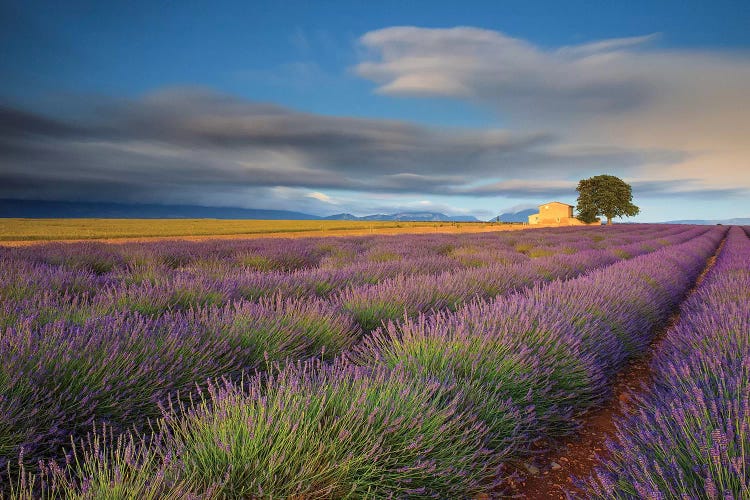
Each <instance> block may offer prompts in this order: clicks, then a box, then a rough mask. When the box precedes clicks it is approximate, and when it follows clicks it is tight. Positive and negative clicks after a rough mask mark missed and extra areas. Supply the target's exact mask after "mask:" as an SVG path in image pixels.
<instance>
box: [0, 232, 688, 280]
mask: <svg viewBox="0 0 750 500" xmlns="http://www.w3.org/2000/svg"><path fill="white" fill-rule="evenodd" d="M597 229H598V228H597ZM659 229H661V230H662V231H667V232H669V231H673V230H675V228H674V227H669V226H662V227H661V228H659V226H646V227H638V226H634V227H618V228H616V229H615V230H612V229H610V228H608V230H607V231H606V232H604V231H601V230H598V231H597V230H594V229H593V228H584V229H583V230H582V229H580V228H578V229H577V231H571V228H558V229H555V228H552V229H543V230H538V231H533V232H531V231H523V232H516V231H507V232H497V233H475V234H465V235H451V234H436V235H429V234H417V235H415V234H412V235H399V236H372V237H341V238H304V239H292V240H290V239H278V238H276V239H249V240H214V241H208V242H198V243H196V242H186V241H178V240H174V241H160V242H156V243H126V244H116V245H112V244H101V243H92V242H88V243H75V244H55V243H50V244H44V245H34V246H31V247H25V248H5V247H0V259H13V260H17V261H23V262H33V263H37V264H46V265H50V266H56V267H57V266H59V267H62V268H67V269H86V270H89V271H91V272H93V273H95V274H99V275H102V274H106V273H109V272H111V271H117V270H120V271H121V270H124V269H127V268H128V267H130V266H148V267H166V268H169V269H182V268H189V267H191V266H201V265H207V264H209V265H210V264H211V263H221V264H222V265H226V266H228V267H233V268H249V269H257V270H260V271H264V270H277V271H293V270H297V269H305V268H314V267H321V268H336V267H342V266H347V265H351V264H367V263H377V262H385V261H392V260H401V259H407V260H408V259H412V258H421V257H424V256H426V255H430V256H448V257H455V258H456V259H457V260H459V261H461V260H466V259H468V260H469V263H471V258H472V257H473V256H474V254H480V255H479V258H480V259H481V258H482V255H481V254H482V253H483V252H484V251H486V250H487V249H488V248H490V247H492V248H499V249H502V250H504V251H513V252H520V253H523V254H528V255H531V256H539V254H544V253H549V252H558V251H575V250H576V249H577V247H578V246H579V245H581V244H583V245H584V247H586V248H588V247H589V243H592V242H593V243H594V244H596V243H598V242H600V241H601V242H603V243H604V244H607V242H609V241H611V242H612V244H623V243H626V242H627V241H628V240H629V239H631V237H632V238H636V239H638V237H639V235H640V234H642V233H648V234H654V231H656V230H659ZM582 234H587V235H588V236H589V238H582ZM631 235H632V236H631Z"/></svg>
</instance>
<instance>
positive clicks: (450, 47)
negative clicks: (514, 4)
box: [355, 27, 653, 117]
mask: <svg viewBox="0 0 750 500" xmlns="http://www.w3.org/2000/svg"><path fill="white" fill-rule="evenodd" d="M652 39H653V36H644V37H634V38H626V39H615V40H605V41H600V42H595V43H589V44H584V45H579V46H571V47H562V48H560V49H558V50H543V49H541V48H539V47H537V46H535V45H533V44H531V43H528V42H526V41H524V40H521V39H518V38H513V37H510V36H507V35H505V34H503V33H501V32H498V31H490V30H484V29H478V28H470V27H458V28H451V29H424V28H415V27H394V28H386V29H382V30H378V31H373V32H370V33H367V34H365V35H364V36H363V37H362V38H361V43H362V44H363V45H364V46H365V47H366V48H367V49H369V50H370V51H371V53H372V54H373V55H374V57H373V58H372V59H370V60H367V61H364V62H361V63H360V64H358V65H357V67H356V68H355V71H356V73H357V74H359V75H360V76H362V77H364V78H367V79H370V80H373V81H375V82H376V83H378V85H379V86H378V92H380V93H383V94H389V95H403V96H420V95H421V96H443V97H456V98H468V99H474V100H477V101H482V102H488V103H490V104H492V105H493V106H496V107H497V108H498V109H499V110H501V111H503V112H506V113H512V114H514V115H516V116H517V117H522V116H524V115H526V114H528V113H531V114H536V113H537V112H539V113H543V114H547V113H555V114H559V113H568V112H578V113H587V112H611V111H616V110H620V109H630V108H632V107H633V106H638V105H641V104H643V103H645V102H646V101H647V100H648V98H649V97H650V96H651V87H650V86H649V85H647V83H648V82H644V81H643V79H642V78H640V75H639V74H638V72H637V71H633V69H632V68H629V67H627V66H623V65H622V64H621V60H622V50H623V49H625V48H631V47H637V46H639V45H641V44H644V43H646V42H648V41H650V40H652Z"/></svg>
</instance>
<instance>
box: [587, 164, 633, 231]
mask: <svg viewBox="0 0 750 500" xmlns="http://www.w3.org/2000/svg"><path fill="white" fill-rule="evenodd" d="M576 191H578V205H577V206H576V210H577V211H578V219H580V220H581V221H583V222H595V221H596V217H597V216H598V215H603V216H605V217H606V218H607V224H612V219H613V218H614V217H622V216H626V217H633V216H635V215H638V213H639V212H640V210H639V208H638V207H637V206H635V205H633V192H632V189H631V187H630V185H629V184H628V183H626V182H625V181H623V180H622V179H620V178H619V177H615V176H614V175H596V176H594V177H591V178H589V179H583V180H581V181H579V182H578V187H577V188H576Z"/></svg>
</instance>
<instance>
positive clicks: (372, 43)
mask: <svg viewBox="0 0 750 500" xmlns="http://www.w3.org/2000/svg"><path fill="white" fill-rule="evenodd" d="M748 25H750V5H749V4H748V3H747V2H740V1H735V2H706V1H703V2H696V1H679V2H676V1H675V2H671V1H669V2H667V1H662V2H634V1H629V2H595V1H588V2H583V1H567V2H530V1H525V2H516V1H504V2H497V1H487V2H450V3H449V2H434V1H432V2H403V1H400V2H391V1H382V2H298V1H295V2H257V1H256V2H190V1H184V2H138V1H133V2H127V3H126V2H75V1H72V2H64V3H63V2H16V3H13V2H10V3H8V2H4V3H3V4H2V6H0V40H1V41H2V43H1V44H0V46H1V47H2V49H0V50H2V57H0V74H2V75H3V78H2V80H1V81H0V106H2V108H0V110H1V111H2V112H3V113H4V114H5V115H6V116H5V117H4V118H3V121H4V122H5V124H6V125H5V126H0V181H2V182H0V186H2V187H0V196H3V197H13V198H45V199H75V200H101V199H106V200H117V201H133V202H163V203H171V202H180V203H184V202H191V203H192V202H195V203H201V204H206V205H232V206H246V207H256V208H277V209H279V208H280V209H291V210H304V211H308V212H311V213H316V214H324V215H325V214H331V213H336V212H344V211H346V212H353V213H356V214H360V215H361V214H365V213H372V212H375V211H393V210H421V209H429V210H438V211H444V212H448V213H453V214H464V213H471V214H474V215H477V216H478V217H480V218H488V217H490V216H492V215H496V214H497V213H499V212H501V211H504V210H507V209H509V208H518V207H525V206H529V205H535V204H538V203H542V202H545V201H548V199H560V200H561V201H567V202H570V203H573V202H574V201H575V196H576V193H575V191H574V187H575V181H576V180H577V179H580V178H582V177H585V176H590V175H596V174H599V173H612V174H615V175H619V176H621V177H623V178H625V179H626V180H628V181H629V182H631V183H632V184H633V186H634V192H635V195H636V200H635V201H636V204H638V205H640V206H641V208H642V215H641V216H639V217H638V218H637V219H636V220H643V221H657V220H666V219H674V218H683V217H684V218H703V217H705V218H714V217H726V216H750V202H748V201H747V200H748V199H750V198H749V197H748V194H750V165H748V159H747V158H748V154H749V153H750V147H749V146H748V145H747V144H745V143H746V142H748V141H746V139H745V136H746V133H744V132H742V130H743V129H744V130H750V118H748V117H749V116H750V108H749V107H748V102H747V101H748V100H747V99H746V98H745V99H743V97H746V95H747V93H748V91H750V50H749V49H750V34H749V33H748V30H747V26H748Z"/></svg>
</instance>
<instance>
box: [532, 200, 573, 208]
mask: <svg viewBox="0 0 750 500" xmlns="http://www.w3.org/2000/svg"><path fill="white" fill-rule="evenodd" d="M553 203H557V204H558V205H565V206H566V207H572V206H573V205H568V204H567V203H563V202H561V201H548V202H547V203H542V204H541V205H539V206H540V207H543V206H544V205H552V204H553Z"/></svg>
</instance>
